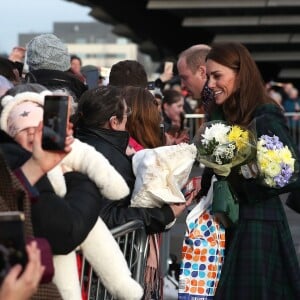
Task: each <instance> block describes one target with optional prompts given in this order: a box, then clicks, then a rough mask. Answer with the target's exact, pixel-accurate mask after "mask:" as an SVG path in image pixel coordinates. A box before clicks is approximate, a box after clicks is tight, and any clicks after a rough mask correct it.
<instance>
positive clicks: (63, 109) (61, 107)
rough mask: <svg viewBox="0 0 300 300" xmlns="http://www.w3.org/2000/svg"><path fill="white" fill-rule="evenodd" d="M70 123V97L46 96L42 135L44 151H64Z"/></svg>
mask: <svg viewBox="0 0 300 300" xmlns="http://www.w3.org/2000/svg"><path fill="white" fill-rule="evenodd" d="M68 122H69V96H65V95H47V96H45V102H44V116H43V123H44V126H43V134H42V147H43V149H44V150H60V151H62V150H64V148H65V139H66V135H67V127H68Z"/></svg>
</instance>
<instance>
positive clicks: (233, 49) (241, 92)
mask: <svg viewBox="0 0 300 300" xmlns="http://www.w3.org/2000/svg"><path fill="white" fill-rule="evenodd" d="M209 59H211V60H213V61H215V62H216V63H218V64H220V65H223V66H226V67H228V68H230V69H232V70H234V71H235V72H236V74H237V79H236V80H237V81H236V90H235V92H234V93H233V94H232V95H231V96H230V97H229V99H227V100H226V102H225V103H224V104H223V105H222V107H223V112H224V114H225V118H226V120H227V121H228V122H230V123H236V124H241V125H248V124H249V123H250V121H251V119H252V115H253V111H254V110H255V108H256V107H257V106H258V105H260V104H263V103H276V102H275V101H274V100H273V99H272V98H270V97H269V96H268V95H267V92H266V90H265V87H264V82H263V79H262V77H261V74H260V71H259V69H258V67H257V65H256V63H255V61H254V59H253V58H252V57H251V54H250V52H249V51H248V50H247V48H246V47H245V46H243V45H242V44H240V43H233V42H228V43H215V44H213V45H212V48H211V50H210V52H209V53H208V54H207V57H206V61H207V60H209ZM213 107H214V106H213ZM213 107H212V109H213Z"/></svg>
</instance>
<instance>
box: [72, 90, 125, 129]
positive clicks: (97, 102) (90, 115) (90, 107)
mask: <svg viewBox="0 0 300 300" xmlns="http://www.w3.org/2000/svg"><path fill="white" fill-rule="evenodd" d="M124 108H125V100H124V98H123V97H122V89H121V88H118V87H115V86H103V87H97V88H94V89H91V90H88V91H86V92H84V93H83V94H82V96H81V97H80V99H79V103H78V106H77V110H76V113H75V116H74V123H75V127H88V128H101V127H102V128H103V127H105V125H106V124H107V122H108V121H109V119H110V118H111V117H112V116H116V117H117V119H118V120H119V121H120V122H122V120H123V117H124Z"/></svg>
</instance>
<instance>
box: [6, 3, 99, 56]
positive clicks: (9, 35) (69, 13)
mask: <svg viewBox="0 0 300 300" xmlns="http://www.w3.org/2000/svg"><path fill="white" fill-rule="evenodd" d="M89 12H90V8H89V7H87V6H81V5H78V4H76V3H74V2H69V1H65V0H2V3H1V21H0V24H1V26H0V53H9V52H10V50H11V49H12V48H13V47H14V46H16V45H17V43H18V34H19V33H36V32H37V33H39V32H52V31H53V23H54V22H92V21H95V19H94V18H92V17H90V16H89V15H88V13H89Z"/></svg>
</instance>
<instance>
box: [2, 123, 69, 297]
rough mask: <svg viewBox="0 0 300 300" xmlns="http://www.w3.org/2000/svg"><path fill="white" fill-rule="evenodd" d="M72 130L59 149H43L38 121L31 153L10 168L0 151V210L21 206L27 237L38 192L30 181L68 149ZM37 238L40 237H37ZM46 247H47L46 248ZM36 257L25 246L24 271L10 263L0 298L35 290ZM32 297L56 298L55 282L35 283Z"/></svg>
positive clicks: (37, 279)
mask: <svg viewBox="0 0 300 300" xmlns="http://www.w3.org/2000/svg"><path fill="white" fill-rule="evenodd" d="M72 134H73V130H72V128H71V127H69V128H68V129H67V138H66V140H65V148H64V150H63V151H60V152H54V151H52V152H49V151H44V150H43V149H42V147H41V136H42V124H41V123H40V124H39V125H38V127H37V130H36V131H35V134H34V135H33V141H32V148H33V151H32V155H30V156H25V157H23V161H22V163H20V164H19V166H18V167H16V168H14V171H13V172H12V171H11V170H10V168H9V167H8V165H7V162H6V160H5V158H4V156H3V153H2V152H1V153H0V174H1V184H0V211H2V212H4V211H18V210H22V211H23V212H24V214H25V223H24V226H25V236H26V237H27V238H29V237H34V233H33V229H32V219H31V205H32V203H33V202H36V201H37V200H38V193H37V191H36V190H35V188H34V187H33V185H34V184H35V183H36V182H37V181H38V180H39V179H40V178H41V177H42V176H43V175H45V174H46V173H47V172H48V171H49V170H50V169H52V168H53V167H54V166H55V165H57V164H58V163H59V162H60V161H61V160H62V159H63V158H64V156H65V155H66V154H67V153H69V152H70V151H71V144H72V142H73V137H72ZM5 141H7V140H5V138H4V136H1V142H2V143H4V142H5ZM40 242H41V240H39V243H40ZM39 245H41V244H39ZM43 245H44V246H46V245H47V242H46V241H45V240H43ZM48 250H50V249H49V248H48ZM43 252H45V253H43V254H44V255H47V256H48V257H51V252H47V253H46V250H45V251H43ZM37 260H39V254H38V252H37V251H36V250H35V246H30V247H29V249H28V264H27V266H26V267H25V271H24V273H23V274H22V275H21V276H20V277H18V275H19V273H20V271H21V270H20V269H21V267H20V266H16V267H13V268H12V269H11V270H10V272H9V273H8V274H7V275H6V278H5V280H4V282H3V283H2V286H1V289H0V297H1V298H0V299H1V300H2V299H5V300H7V299H14V300H15V299H28V298H29V297H30V296H31V294H32V293H34V292H35V290H36V287H37V285H39V282H40V276H41V273H42V274H43V275H44V268H43V267H41V266H40V265H39V263H38V261H37ZM45 272H47V269H45ZM29 277H30V279H29ZM25 285H26V286H25ZM35 297H36V298H35ZM32 299H49V300H50V299H60V295H59V293H58V290H57V288H56V287H55V285H53V284H52V283H47V284H43V285H39V288H38V292H37V293H36V294H35V296H33V298H32Z"/></svg>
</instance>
